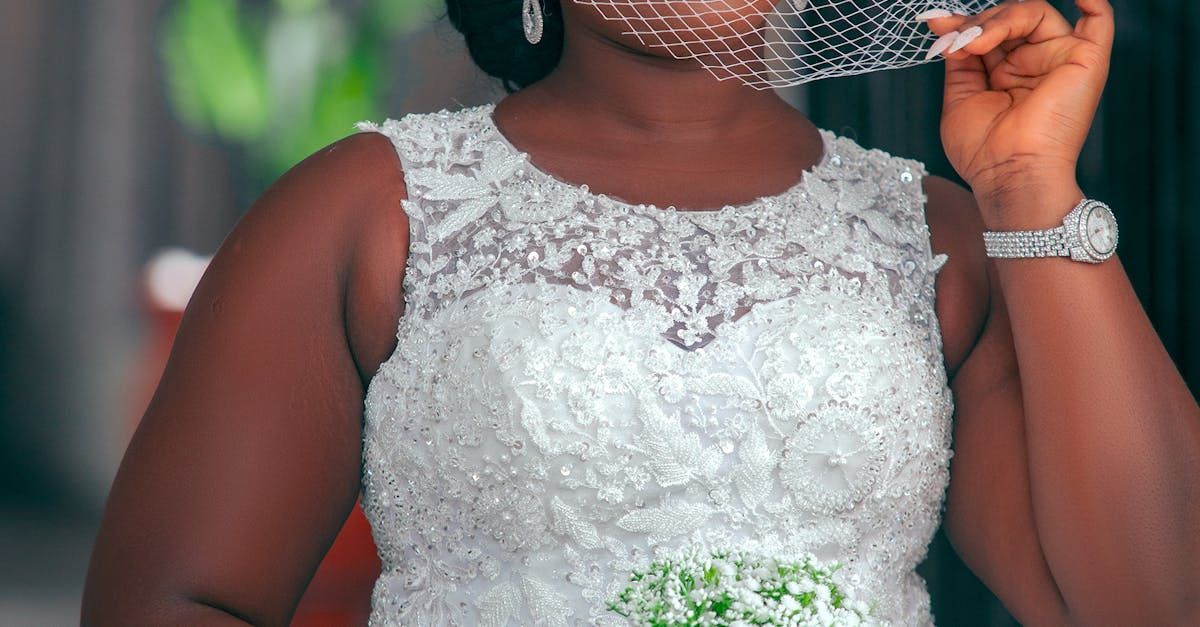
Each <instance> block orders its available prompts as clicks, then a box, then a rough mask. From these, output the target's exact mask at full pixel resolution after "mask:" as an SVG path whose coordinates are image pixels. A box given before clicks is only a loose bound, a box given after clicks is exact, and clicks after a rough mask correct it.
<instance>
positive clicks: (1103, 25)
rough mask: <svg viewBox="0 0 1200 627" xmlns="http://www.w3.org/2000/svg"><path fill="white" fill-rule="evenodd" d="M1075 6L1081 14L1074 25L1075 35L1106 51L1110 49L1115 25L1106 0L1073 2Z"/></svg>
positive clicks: (1110, 8) (1109, 5)
mask: <svg viewBox="0 0 1200 627" xmlns="http://www.w3.org/2000/svg"><path fill="white" fill-rule="evenodd" d="M1075 6H1077V7H1079V12H1080V13H1082V14H1083V15H1082V17H1080V18H1079V22H1078V23H1077V24H1076V25H1075V34H1076V35H1078V36H1079V37H1081V38H1083V39H1086V40H1088V41H1090V42H1092V43H1094V44H1098V45H1100V46H1103V47H1104V48H1105V49H1106V50H1107V49H1109V48H1111V47H1112V43H1113V34H1114V32H1115V31H1116V25H1115V23H1114V20H1113V8H1112V5H1111V4H1109V2H1108V0H1075Z"/></svg>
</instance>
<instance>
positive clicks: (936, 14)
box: [913, 9, 954, 22]
mask: <svg viewBox="0 0 1200 627" xmlns="http://www.w3.org/2000/svg"><path fill="white" fill-rule="evenodd" d="M951 15H954V14H953V13H951V12H949V11H947V10H946V9H930V10H928V11H926V12H924V13H921V14H919V15H917V17H915V18H913V19H915V20H916V21H918V22H928V21H929V20H937V19H941V18H943V17H950V16H951Z"/></svg>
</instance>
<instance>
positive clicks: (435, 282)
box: [359, 105, 953, 625]
mask: <svg viewBox="0 0 1200 627" xmlns="http://www.w3.org/2000/svg"><path fill="white" fill-rule="evenodd" d="M493 108H494V107H493V105H482V106H478V107H468V108H463V109H459V110H456V111H440V112H435V113H421V114H410V115H408V116H405V117H404V118H402V119H399V120H387V121H386V122H384V123H383V124H373V123H368V122H364V123H361V124H360V125H359V128H360V129H361V130H362V131H372V132H380V133H382V134H384V135H386V136H387V137H389V138H390V139H391V140H392V142H393V144H394V145H395V147H396V151H397V154H398V155H399V157H400V161H401V164H402V165H403V168H404V176H405V180H406V183H407V186H408V199H407V200H405V201H403V207H404V210H405V212H406V215H407V216H408V219H409V229H410V244H409V257H408V263H407V268H406V274H405V278H404V285H403V288H404V297H405V307H406V308H405V313H404V315H403V316H402V317H401V319H400V320H399V322H398V326H397V339H398V345H397V348H396V350H395V352H394V353H393V354H392V355H391V356H390V357H389V358H388V359H387V360H386V361H385V362H384V363H383V364H382V365H381V367H380V369H379V371H378V373H377V374H376V376H375V378H374V379H373V380H372V382H371V384H370V386H369V388H368V390H367V398H366V414H365V428H364V434H363V444H364V450H363V462H364V470H363V506H364V510H365V512H366V514H367V517H368V519H369V520H370V522H371V525H372V530H373V533H374V536H375V540H376V544H377V546H378V548H379V553H380V556H381V558H382V560H383V573H382V574H381V576H380V577H379V580H378V581H377V582H376V585H375V589H374V593H373V599H372V602H373V606H372V615H371V623H372V624H374V625H384V624H387V625H393V624H395V625H444V624H467V625H474V624H480V625H622V624H625V623H624V621H623V619H622V618H621V617H620V616H618V615H616V614H615V613H613V612H611V611H609V610H607V609H606V607H605V601H606V600H607V599H609V598H611V597H612V595H614V594H616V593H617V592H619V591H620V589H621V588H622V587H623V586H624V584H625V583H626V580H627V578H628V575H629V573H630V572H631V571H633V570H635V569H637V568H641V567H644V566H645V565H646V564H647V563H649V562H650V561H652V560H653V559H654V558H655V557H661V556H664V555H667V554H669V553H671V552H672V551H676V550H679V549H682V548H684V547H687V546H692V545H703V546H708V547H718V546H729V547H736V548H743V549H757V550H763V551H768V552H771V553H773V554H777V555H780V556H794V555H799V554H800V553H802V552H810V553H813V554H815V555H816V556H817V557H819V558H821V559H826V560H835V561H840V562H843V563H844V564H846V566H845V568H844V569H843V570H842V571H839V575H840V576H841V577H843V578H844V579H843V580H842V581H841V583H842V584H843V585H845V586H846V587H848V588H849V589H851V590H853V591H854V592H853V594H855V596H856V597H857V598H861V599H864V600H870V601H874V602H875V603H876V604H877V605H876V611H877V617H878V618H879V620H881V622H884V623H891V624H895V625H921V624H932V615H931V613H930V610H929V597H928V593H927V592H926V589H925V584H924V582H923V580H921V578H920V577H919V576H918V575H917V574H916V573H915V572H914V570H913V569H914V568H915V566H916V565H917V564H918V563H919V562H920V561H921V560H922V559H923V557H924V555H925V552H926V548H927V545H928V542H929V540H930V539H931V537H932V535H933V533H934V531H935V530H936V528H937V525H938V522H939V518H940V513H941V507H942V504H943V498H944V494H945V489H946V486H947V484H948V480H949V460H950V457H951V456H952V455H953V452H952V451H951V449H950V433H951V432H950V420H951V415H952V410H953V402H952V396H951V392H950V389H949V387H948V383H947V380H946V372H945V370H944V366H943V360H942V359H943V358H942V352H941V351H942V340H941V335H940V330H939V327H938V320H937V318H936V315H935V311H934V296H935V294H934V278H935V277H936V274H937V272H938V271H939V270H940V268H941V267H942V266H943V264H944V263H945V261H946V256H945V255H941V254H939V255H934V254H933V253H932V251H931V249H930V243H929V230H928V226H927V224H926V222H925V218H924V201H925V197H924V194H923V192H922V189H921V178H922V177H923V176H925V175H926V172H925V169H924V167H923V166H922V164H921V163H919V162H917V161H913V160H909V159H904V158H900V157H895V156H892V155H889V154H887V153H884V152H882V151H878V150H868V149H865V148H863V147H861V146H859V145H858V144H857V143H855V142H854V141H853V140H851V139H849V138H846V137H841V136H838V135H835V134H834V133H832V132H830V131H827V130H824V129H822V130H821V135H822V138H823V140H824V142H825V153H824V156H823V158H822V159H821V161H820V163H818V164H817V165H816V166H814V167H813V168H812V169H811V170H809V171H807V172H805V173H804V177H803V178H802V179H801V180H800V181H799V182H798V183H797V184H796V185H794V186H793V187H791V188H790V189H788V190H787V191H785V192H784V193H782V194H778V195H775V196H769V197H764V198H760V199H757V200H755V201H753V202H749V203H745V204H742V205H736V206H734V205H730V206H725V207H722V208H720V209H715V210H711V211H685V210H677V209H675V208H673V207H666V208H659V207H655V206H652V205H644V204H634V203H629V202H625V201H623V200H620V199H616V198H612V197H608V196H605V195H603V194H594V193H591V192H590V191H589V190H588V188H587V186H585V185H573V184H570V183H567V182H565V181H562V180H559V179H558V178H556V177H554V176H553V175H550V174H549V173H546V172H544V171H542V170H540V169H538V168H537V167H536V166H534V165H533V164H532V163H531V162H530V160H529V156H528V155H527V154H525V153H523V152H521V151H520V150H518V149H516V148H515V147H514V146H513V145H512V144H511V143H509V142H508V141H507V140H506V139H505V138H504V136H503V135H502V134H501V133H500V131H499V129H497V128H496V126H495V124H494V121H493V119H492V117H491V116H492V111H493Z"/></svg>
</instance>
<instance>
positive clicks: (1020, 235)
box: [983, 226, 1071, 259]
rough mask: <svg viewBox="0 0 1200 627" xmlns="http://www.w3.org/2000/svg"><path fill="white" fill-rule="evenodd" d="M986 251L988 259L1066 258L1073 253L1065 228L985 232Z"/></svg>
mask: <svg viewBox="0 0 1200 627" xmlns="http://www.w3.org/2000/svg"><path fill="white" fill-rule="evenodd" d="M983 244H984V249H985V251H986V252H987V256H988V257H1001V258H1009V259H1013V258H1025V257H1066V256H1070V254H1071V251H1070V249H1068V248H1067V241H1066V237H1065V234H1064V232H1063V227H1061V226H1060V227H1056V228H1053V229H1046V230H1043V231H984V233H983Z"/></svg>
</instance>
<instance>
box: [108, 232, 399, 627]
mask: <svg viewBox="0 0 1200 627" xmlns="http://www.w3.org/2000/svg"><path fill="white" fill-rule="evenodd" d="M207 262H208V258H207V257H200V256H196V255H193V254H191V253H189V252H187V251H183V250H179V249H169V250H166V251H163V252H162V253H160V254H159V255H157V256H155V258H154V259H151V260H150V262H149V263H147V264H146V268H145V271H144V273H143V277H144V278H143V280H142V282H141V289H140V293H139V300H140V301H141V306H142V309H143V311H144V312H145V313H146V316H147V318H148V320H149V321H150V329H149V335H148V337H147V339H146V342H145V347H144V348H143V350H142V354H141V356H140V357H139V359H138V363H137V364H136V366H135V369H134V372H133V373H131V377H130V381H131V383H132V391H133V393H132V399H131V408H132V411H131V412H130V414H129V415H130V421H129V423H128V424H127V425H126V441H128V437H129V436H131V435H132V434H133V431H134V429H135V428H137V423H138V421H139V420H141V417H142V415H144V414H145V412H146V408H147V407H148V406H149V404H150V399H151V398H152V397H153V395H154V390H155V389H156V388H157V387H158V381H159V379H160V378H161V377H162V373H163V368H164V367H165V366H166V363H167V357H168V356H169V355H170V353H171V344H172V343H173V342H174V341H175V332H176V330H178V328H179V322H180V321H181V320H182V318H183V308H184V307H185V306H186V304H187V297H188V296H190V294H191V293H192V291H193V290H194V289H195V287H196V282H198V281H199V279H200V276H201V274H203V270H204V267H205V266H206V265H207ZM380 567H381V566H380V562H379V554H378V552H377V551H376V549H375V541H374V539H373V538H372V537H371V527H370V524H369V523H368V522H367V519H366V517H365V516H364V515H363V512H362V507H361V504H360V503H358V502H355V504H354V509H353V510H352V511H351V512H350V516H349V517H348V518H347V519H346V522H345V524H343V525H342V529H341V531H340V532H339V533H338V535H337V538H335V539H334V541H333V545H332V546H331V547H330V548H329V552H328V553H326V554H325V558H324V559H323V560H322V561H321V565H320V566H319V567H318V568H317V572H316V574H314V575H313V579H312V581H311V582H310V583H309V585H308V589H307V590H305V592H304V596H303V597H302V598H301V599H300V603H299V605H298V606H297V607H296V613H295V615H294V616H293V617H292V623H291V624H292V625H293V626H296V627H317V626H320V627H327V626H330V625H366V624H367V618H368V617H369V615H370V611H371V589H372V586H373V585H374V583H375V579H376V578H377V577H378V576H379V571H380Z"/></svg>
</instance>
